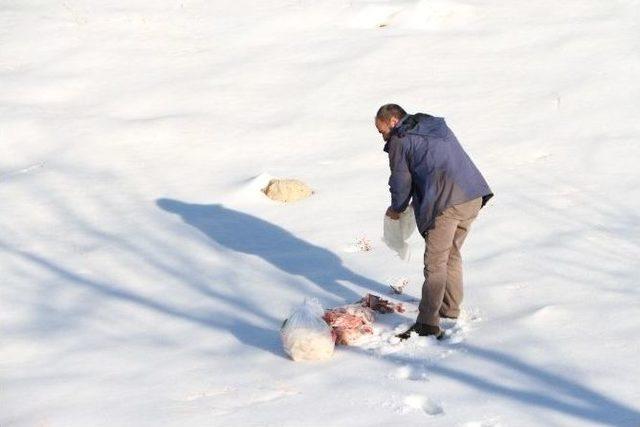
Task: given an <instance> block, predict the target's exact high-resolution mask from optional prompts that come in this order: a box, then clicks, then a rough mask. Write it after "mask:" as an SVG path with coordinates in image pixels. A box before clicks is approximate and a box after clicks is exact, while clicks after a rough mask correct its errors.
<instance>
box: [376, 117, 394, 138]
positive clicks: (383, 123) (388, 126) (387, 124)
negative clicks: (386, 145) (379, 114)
mask: <svg viewBox="0 0 640 427" xmlns="http://www.w3.org/2000/svg"><path fill="white" fill-rule="evenodd" d="M396 124H398V119H396V118H395V117H391V118H390V119H389V120H382V119H376V129H378V132H380V135H382V139H384V141H385V142H387V141H389V138H391V130H392V129H393V128H394V126H395V125H396Z"/></svg>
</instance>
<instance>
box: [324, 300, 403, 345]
mask: <svg viewBox="0 0 640 427" xmlns="http://www.w3.org/2000/svg"><path fill="white" fill-rule="evenodd" d="M374 311H377V312H379V313H392V312H398V313H403V312H404V306H403V305H402V304H401V303H398V304H394V303H392V302H389V301H387V300H385V299H382V298H380V297H379V296H377V295H372V294H366V295H365V296H364V297H363V298H362V299H361V300H360V301H358V302H356V303H355V304H348V305H344V306H342V307H336V308H332V309H330V310H326V311H325V313H324V316H323V317H322V318H323V319H324V320H325V322H327V324H328V325H329V326H331V329H332V332H333V336H334V338H335V342H336V344H343V345H353V344H355V343H356V342H357V341H358V340H359V339H360V338H361V337H363V336H364V335H371V334H373V321H374V316H373V312H374Z"/></svg>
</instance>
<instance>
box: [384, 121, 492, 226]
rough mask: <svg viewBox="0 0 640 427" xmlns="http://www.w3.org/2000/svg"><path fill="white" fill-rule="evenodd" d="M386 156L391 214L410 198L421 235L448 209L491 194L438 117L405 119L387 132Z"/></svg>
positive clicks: (404, 204)
mask: <svg viewBox="0 0 640 427" xmlns="http://www.w3.org/2000/svg"><path fill="white" fill-rule="evenodd" d="M384 151H386V152H387V153H389V166H390V168H391V176H390V177H389V191H390V192H391V209H393V210H394V211H396V212H403V211H404V210H405V209H406V208H407V206H408V205H409V201H410V199H411V198H413V203H412V204H413V208H414V210H415V215H416V222H417V224H418V230H419V231H420V234H421V235H423V236H424V235H425V233H426V232H427V230H429V229H432V228H433V227H434V224H435V219H436V217H437V216H438V215H440V214H441V213H442V212H443V211H444V210H445V209H447V208H448V207H450V206H453V205H458V204H460V203H464V202H468V201H470V200H473V199H475V198H478V197H482V206H484V205H485V203H487V200H489V199H490V198H491V197H492V196H493V193H492V192H491V189H490V188H489V185H487V182H486V181H485V179H484V178H483V177H482V175H481V174H480V171H479V170H478V169H477V168H476V166H475V165H474V164H473V162H472V161H471V159H470V158H469V156H468V155H467V153H465V151H464V150H463V148H462V146H461V145H460V143H459V142H458V139H457V138H456V137H455V135H454V134H453V132H452V131H451V129H449V127H448V126H447V124H446V123H445V121H444V119H443V118H441V117H433V116H430V115H428V114H420V113H418V114H414V115H407V116H405V117H404V118H403V120H402V121H401V122H400V123H399V124H398V125H396V127H395V128H393V130H392V131H391V137H390V139H389V140H388V142H387V143H386V144H385V146H384Z"/></svg>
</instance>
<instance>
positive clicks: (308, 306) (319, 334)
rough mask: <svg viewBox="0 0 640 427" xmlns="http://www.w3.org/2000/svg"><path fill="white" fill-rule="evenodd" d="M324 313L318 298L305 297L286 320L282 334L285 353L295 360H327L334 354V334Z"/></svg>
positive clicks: (281, 330)
mask: <svg viewBox="0 0 640 427" xmlns="http://www.w3.org/2000/svg"><path fill="white" fill-rule="evenodd" d="M323 315H324V310H323V309H322V306H321V305H320V303H319V302H318V300H317V299H315V298H311V299H305V300H304V302H303V303H302V305H300V306H298V307H296V308H295V310H293V312H292V313H291V315H290V316H289V318H288V319H287V320H285V322H284V324H283V325H282V328H281V329H280V336H281V337H282V344H283V346H284V351H285V353H287V354H288V355H289V356H290V357H291V358H292V359H293V360H294V361H296V362H297V361H300V360H326V359H328V358H330V357H331V355H332V354H333V348H334V346H335V343H334V340H333V335H332V334H331V328H330V327H329V325H327V323H326V322H325V321H324V320H323V319H322V316H323Z"/></svg>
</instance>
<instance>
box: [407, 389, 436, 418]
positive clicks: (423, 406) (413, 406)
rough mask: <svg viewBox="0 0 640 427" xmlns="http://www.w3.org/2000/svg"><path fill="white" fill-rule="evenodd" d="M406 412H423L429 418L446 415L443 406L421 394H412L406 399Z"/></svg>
mask: <svg viewBox="0 0 640 427" xmlns="http://www.w3.org/2000/svg"><path fill="white" fill-rule="evenodd" d="M404 411H406V412H409V411H422V412H423V413H424V414H425V415H429V416H435V415H444V409H443V408H442V405H440V404H439V403H437V402H435V401H433V400H431V399H429V398H428V397H426V396H422V395H419V394H410V395H409V396H407V397H405V398H404ZM404 411H403V412H404Z"/></svg>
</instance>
